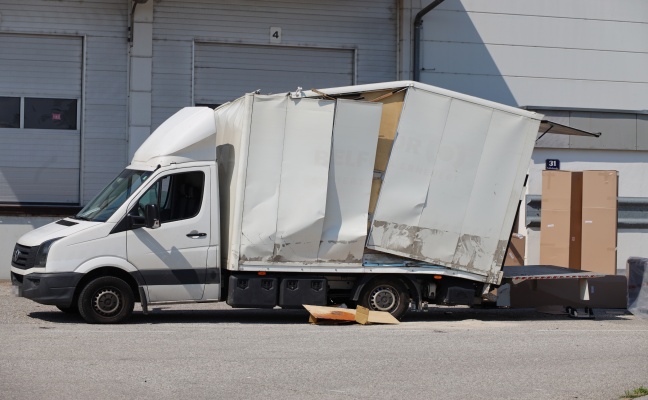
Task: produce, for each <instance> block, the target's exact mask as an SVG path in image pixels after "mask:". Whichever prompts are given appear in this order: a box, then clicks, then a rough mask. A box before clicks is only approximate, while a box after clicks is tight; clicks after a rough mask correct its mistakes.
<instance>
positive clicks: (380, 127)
mask: <svg viewBox="0 0 648 400" xmlns="http://www.w3.org/2000/svg"><path fill="white" fill-rule="evenodd" d="M325 92H326V95H323V93H322V92H321V91H306V92H302V91H298V92H294V93H290V94H288V95H257V94H248V95H246V96H244V97H242V98H240V99H238V100H236V101H234V102H231V103H228V104H225V105H223V106H221V107H220V108H218V109H216V111H215V114H216V125H217V135H216V137H217V152H218V155H217V158H218V162H219V168H220V179H221V191H222V192H221V203H222V207H223V212H222V218H223V221H221V223H222V231H223V232H222V238H224V239H225V240H224V243H223V249H224V251H225V258H226V259H227V267H228V269H230V270H242V269H246V268H245V266H254V267H263V266H266V267H272V266H275V265H281V266H282V267H286V266H288V267H289V266H299V267H305V268H315V270H317V268H321V267H335V268H354V269H355V268H362V267H363V259H364V257H365V254H366V253H367V252H368V250H367V249H369V251H370V252H371V253H374V254H372V260H376V257H378V258H379V256H376V254H375V253H376V252H377V253H378V254H379V255H380V254H385V255H395V256H400V257H404V258H406V259H410V260H414V261H419V262H423V263H429V264H431V265H438V266H443V267H448V268H451V269H454V270H459V271H465V272H467V273H469V274H470V275H472V276H474V277H476V278H473V279H476V280H481V281H485V282H493V283H495V282H496V281H497V280H498V273H499V271H500V268H501V265H502V262H503V258H504V256H505V253H506V248H507V244H508V241H509V237H510V234H511V226H512V224H513V219H514V217H515V212H516V209H517V206H518V202H519V200H520V198H521V195H522V193H523V189H524V181H525V177H526V172H527V168H528V165H529V160H530V158H531V152H532V150H533V146H534V143H535V139H536V137H537V133H538V127H539V125H540V122H541V117H542V115H540V114H536V113H533V112H528V111H524V110H520V109H517V108H513V107H508V106H505V105H501V104H497V103H493V102H489V101H486V100H482V99H478V98H474V97H471V96H467V95H462V94H459V93H455V92H451V91H447V90H444V89H440V88H436V87H433V86H428V85H424V84H420V83H416V82H390V83H387V84H375V85H360V86H352V87H348V88H336V89H327V90H326V91H325ZM372 195H373V198H372ZM368 219H369V221H368V223H369V232H367V220H368ZM302 271H303V269H302ZM354 272H362V271H361V270H357V269H355V270H354Z"/></svg>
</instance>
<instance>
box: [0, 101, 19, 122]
mask: <svg viewBox="0 0 648 400" xmlns="http://www.w3.org/2000/svg"><path fill="white" fill-rule="evenodd" d="M0 128H20V97H0Z"/></svg>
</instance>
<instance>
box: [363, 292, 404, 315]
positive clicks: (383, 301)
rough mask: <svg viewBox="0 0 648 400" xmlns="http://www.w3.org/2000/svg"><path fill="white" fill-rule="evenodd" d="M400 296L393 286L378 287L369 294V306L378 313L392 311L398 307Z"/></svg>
mask: <svg viewBox="0 0 648 400" xmlns="http://www.w3.org/2000/svg"><path fill="white" fill-rule="evenodd" d="M399 303H400V299H399V296H398V294H397V292H396V289H394V288H393V287H391V286H378V287H377V288H375V289H374V290H373V291H371V293H370V294H369V304H370V305H371V308H372V309H374V310H377V311H390V310H392V309H395V308H397V307H398V304H399Z"/></svg>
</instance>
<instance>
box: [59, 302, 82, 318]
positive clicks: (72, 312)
mask: <svg viewBox="0 0 648 400" xmlns="http://www.w3.org/2000/svg"><path fill="white" fill-rule="evenodd" d="M56 308H58V309H59V310H61V311H63V312H64V313H66V314H70V315H79V307H78V305H77V303H72V304H71V305H70V306H69V307H62V306H56Z"/></svg>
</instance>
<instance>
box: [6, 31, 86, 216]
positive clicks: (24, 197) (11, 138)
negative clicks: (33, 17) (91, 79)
mask: <svg viewBox="0 0 648 400" xmlns="http://www.w3.org/2000/svg"><path fill="white" fill-rule="evenodd" d="M82 55H83V44H82V39H81V38H80V37H62V36H40V35H10V34H2V35H0V111H1V112H0V202H6V203H63V204H76V203H78V202H79V165H80V146H81V144H80V143H81V139H80V132H81V126H80V125H81V122H80V121H81V118H80V114H81V86H82V85H81V82H82V78H81V76H82V58H83V57H82Z"/></svg>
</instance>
